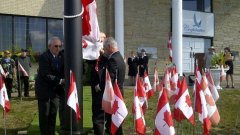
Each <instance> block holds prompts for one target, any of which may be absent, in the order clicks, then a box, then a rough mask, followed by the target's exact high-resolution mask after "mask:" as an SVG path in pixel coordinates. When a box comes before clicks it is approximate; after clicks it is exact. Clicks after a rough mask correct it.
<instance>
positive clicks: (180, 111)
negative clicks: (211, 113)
mask: <svg viewBox="0 0 240 135" xmlns="http://www.w3.org/2000/svg"><path fill="white" fill-rule="evenodd" d="M174 106H175V108H174V118H175V119H176V120H177V121H179V122H180V121H182V120H183V119H188V120H189V121H190V122H191V123H192V124H193V125H194V115H193V108H192V101H191V98H190V95H189V92H188V87H187V83H186V79H185V77H184V78H183V80H182V83H181V87H180V89H179V93H178V95H177V96H176V103H175V105H174Z"/></svg>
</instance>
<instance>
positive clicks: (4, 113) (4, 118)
mask: <svg viewBox="0 0 240 135" xmlns="http://www.w3.org/2000/svg"><path fill="white" fill-rule="evenodd" d="M5 116H6V112H5V109H3V121H4V135H7V130H6V117H5Z"/></svg>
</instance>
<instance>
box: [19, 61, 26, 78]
mask: <svg viewBox="0 0 240 135" xmlns="http://www.w3.org/2000/svg"><path fill="white" fill-rule="evenodd" d="M18 70H19V71H20V72H23V75H24V76H28V73H27V71H26V70H25V69H24V68H23V66H22V65H21V63H20V62H18Z"/></svg>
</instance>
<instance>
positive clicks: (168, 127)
mask: <svg viewBox="0 0 240 135" xmlns="http://www.w3.org/2000/svg"><path fill="white" fill-rule="evenodd" d="M154 134H155V135H163V134H164V135H175V129H174V127H173V120H172V115H171V110H170V106H169V103H168V97H167V94H166V89H165V88H164V89H163V92H162V94H161V95H160V96H159V99H158V107H157V115H156V118H155V131H154Z"/></svg>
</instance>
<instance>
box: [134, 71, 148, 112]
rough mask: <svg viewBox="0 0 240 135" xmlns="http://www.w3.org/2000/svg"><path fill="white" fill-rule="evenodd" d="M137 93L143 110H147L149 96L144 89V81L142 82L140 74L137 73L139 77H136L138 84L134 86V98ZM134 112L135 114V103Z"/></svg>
mask: <svg viewBox="0 0 240 135" xmlns="http://www.w3.org/2000/svg"><path fill="white" fill-rule="evenodd" d="M135 95H136V96H137V98H138V102H139V104H140V107H141V108H142V110H143V112H145V111H146V109H147V108H148V103H147V96H146V92H145V90H144V86H143V83H142V81H141V79H140V77H139V75H137V77H136V86H135V88H134V98H135ZM132 112H133V114H135V107H134V104H133V107H132Z"/></svg>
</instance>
